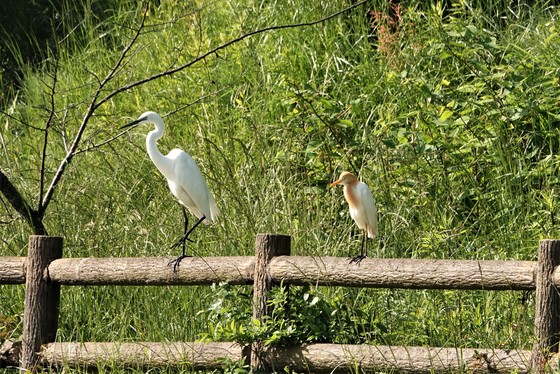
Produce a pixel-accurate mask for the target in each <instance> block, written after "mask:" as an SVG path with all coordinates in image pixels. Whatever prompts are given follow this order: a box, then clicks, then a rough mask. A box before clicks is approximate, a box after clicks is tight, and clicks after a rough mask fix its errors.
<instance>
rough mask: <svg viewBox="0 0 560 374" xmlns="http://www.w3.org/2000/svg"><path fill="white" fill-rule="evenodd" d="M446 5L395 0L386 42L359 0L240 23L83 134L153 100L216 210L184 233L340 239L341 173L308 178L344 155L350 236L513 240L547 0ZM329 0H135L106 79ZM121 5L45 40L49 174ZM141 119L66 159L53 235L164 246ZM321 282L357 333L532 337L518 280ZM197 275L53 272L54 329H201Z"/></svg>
mask: <svg viewBox="0 0 560 374" xmlns="http://www.w3.org/2000/svg"><path fill="white" fill-rule="evenodd" d="M467 5H469V4H467ZM467 5H465V9H457V10H455V11H454V10H449V12H448V14H447V15H446V16H445V17H446V18H442V17H443V12H442V11H441V10H440V9H436V8H433V9H431V10H425V9H424V10H423V9H416V10H414V9H412V10H408V11H405V12H404V15H403V21H402V22H403V24H402V25H401V30H402V34H400V35H398V38H396V39H394V40H396V41H397V43H398V44H397V45H395V46H394V48H396V50H397V51H398V54H397V55H396V56H398V57H397V58H398V59H399V61H398V63H397V64H395V61H388V59H387V57H388V56H386V55H383V54H382V53H378V51H377V49H376V43H377V42H378V41H376V40H375V38H374V37H373V36H372V35H371V33H372V31H371V27H370V24H369V22H368V19H367V17H365V16H364V11H365V10H364V9H360V10H359V11H355V12H353V13H352V14H351V15H346V16H344V17H340V18H338V19H335V20H332V21H330V22H328V23H325V24H323V25H321V26H317V27H311V28H301V29H291V30H284V31H275V32H271V33H267V34H263V35H260V36H258V37H255V38H250V39H247V40H245V41H244V42H242V43H240V44H237V45H235V46H234V47H232V48H230V49H227V50H225V51H223V52H221V53H220V55H219V56H212V57H211V58H209V59H207V61H204V62H201V63H199V64H197V65H195V66H193V68H192V69H187V70H185V71H184V72H181V73H179V74H177V75H175V76H173V77H167V78H163V79H160V80H157V81H154V82H151V83H149V84H146V85H144V86H141V87H137V88H135V89H133V90H131V91H129V92H126V93H124V94H121V95H118V96H115V98H114V100H112V101H111V102H109V103H107V104H105V105H103V106H102V107H100V108H99V110H98V112H97V113H96V114H97V115H96V116H95V117H94V118H93V120H92V122H91V123H90V127H89V128H88V130H87V132H86V134H85V137H84V142H83V143H82V144H83V147H84V148H85V147H88V146H91V145H93V144H98V143H101V142H103V141H105V140H107V139H110V138H111V137H113V136H115V135H116V134H117V133H118V131H119V130H118V128H119V127H120V126H121V125H123V124H124V123H126V122H127V121H128V120H130V119H132V118H136V117H137V116H138V115H139V114H140V113H142V112H144V111H145V110H148V109H149V110H154V111H157V112H159V113H160V114H162V115H165V114H168V113H171V114H170V115H168V116H167V117H165V118H164V121H165V122H166V124H167V132H166V135H165V136H164V138H162V139H161V140H160V142H159V147H160V150H161V151H162V152H163V153H166V152H167V151H169V150H170V149H172V148H174V147H177V146H179V147H181V148H183V149H184V150H186V151H187V152H189V153H190V154H191V155H192V156H193V158H194V159H195V160H196V161H197V163H198V164H199V166H200V168H201V170H202V171H203V173H204V175H205V176H206V178H207V180H208V183H209V185H210V188H211V190H212V191H213V193H214V195H215V196H216V200H217V202H218V205H219V207H220V210H221V212H222V216H221V217H220V220H219V222H218V223H217V224H216V225H214V226H207V227H206V226H205V227H202V228H200V229H197V230H196V231H195V233H194V235H193V239H194V240H195V244H194V245H193V246H192V247H191V249H190V250H191V251H192V253H193V254H195V255H199V256H206V255H212V256H215V255H223V256H230V255H251V254H252V253H253V247H254V241H255V235H256V234H257V233H260V232H272V233H282V234H288V235H291V236H292V245H293V247H292V254H294V255H313V256H348V255H349V254H352V253H356V252H357V251H358V249H359V245H360V242H359V240H360V239H359V235H358V232H357V231H356V228H355V226H354V223H353V222H352V220H351V218H350V217H349V214H348V213H347V206H346V203H345V202H344V199H343V197H342V193H341V191H340V190H339V189H328V188H327V187H326V186H327V184H328V182H330V181H332V180H333V178H334V177H336V176H337V175H338V174H339V173H340V171H342V170H346V169H353V168H355V170H354V171H355V172H358V173H359V175H360V177H361V178H362V179H363V180H364V181H365V182H366V183H368V184H369V185H370V187H371V189H372V191H373V194H374V196H375V197H376V200H377V204H378V209H379V216H380V230H379V232H380V234H379V238H376V239H375V240H373V241H372V242H371V246H370V248H371V252H370V253H371V255H374V256H380V257H387V258H399V257H403V258H457V259H503V260H505V259H519V260H534V259H535V258H536V249H537V245H538V240H539V239H541V238H545V237H557V236H558V233H559V232H558V228H557V224H556V223H557V220H558V212H557V210H556V208H555V206H556V205H558V204H556V203H557V191H558V189H559V182H560V181H559V180H558V176H557V175H558V165H559V163H558V157H557V156H556V155H555V154H554V152H555V150H556V149H557V146H558V140H557V139H558V135H559V134H558V128H559V127H558V126H557V124H558V123H557V114H556V111H557V110H556V106H557V94H556V91H557V88H558V87H557V85H558V82H557V79H556V78H555V77H556V76H557V72H558V66H559V62H560V59H559V58H558V56H559V55H558V50H560V49H559V48H558V46H559V44H560V38H559V37H558V33H557V31H556V30H557V29H558V26H560V25H558V24H557V22H556V18H557V17H556V15H557V14H556V10H555V9H552V8H551V9H546V10H542V9H537V10H533V12H532V13H530V14H527V15H526V16H525V17H521V16H520V17H519V18H518V19H517V20H515V19H512V20H511V21H510V22H509V23H508V24H507V25H505V24H502V23H501V22H499V21H497V20H495V19H493V18H492V17H486V18H479V17H475V15H478V14H479V13H478V10H476V9H477V7H476V6H474V5H472V4H471V5H472V6H473V8H474V9H475V10H471V13H469V12H468V11H467V10H468V8H469V6H467ZM475 5H476V4H475ZM478 5H480V4H478ZM343 6H345V3H337V2H334V3H329V5H328V7H327V8H328V9H323V8H322V5H321V7H318V6H317V7H315V6H308V4H307V2H297V1H295V2H292V1H281V2H275V3H274V4H270V5H266V6H265V5H263V6H258V4H253V3H251V2H239V3H227V4H225V3H223V2H215V3H209V4H204V6H202V7H201V8H200V9H199V10H197V9H198V8H194V7H193V8H191V7H190V6H186V5H184V6H183V5H176V6H172V5H170V4H164V5H162V7H161V8H160V9H157V10H150V11H149V12H148V15H149V16H148V19H147V22H148V25H150V26H149V29H147V30H150V32H149V33H146V34H143V35H142V36H141V38H140V40H139V43H140V44H139V46H140V48H138V50H137V51H136V53H137V54H136V55H135V57H134V59H133V60H132V61H131V63H130V64H129V65H127V67H126V68H125V69H124V70H123V71H122V74H121V75H120V76H119V78H118V79H117V81H115V82H114V83H112V84H113V85H114V86H111V87H110V88H109V89H114V88H115V87H117V86H118V85H120V84H121V85H122V84H124V83H126V82H130V81H134V80H136V79H140V78H143V77H145V76H147V75H150V74H153V73H154V72H157V71H160V70H162V69H164V68H165V67H167V66H169V65H170V64H173V63H179V64H180V63H184V62H186V61H188V60H189V59H191V58H193V57H194V56H196V55H197V54H199V53H201V52H204V51H206V50H208V49H210V48H212V47H215V46H216V45H219V44H220V43H223V42H225V41H227V40H230V39H231V38H233V37H236V36H238V35H239V34H240V33H241V32H247V31H250V30H254V29H256V28H257V27H259V26H269V25H273V24H284V23H288V22H302V21H309V20H312V19H317V18H320V17H323V16H325V15H327V14H329V13H330V12H333V11H335V10H336V9H340V8H342V7H343ZM294 9H295V10H298V11H296V12H294V11H293V10H294ZM304 9H305V11H304ZM141 11H142V9H141V8H140V9H132V10H130V9H129V10H127V11H126V12H125V11H123V12H121V13H118V12H117V13H116V14H115V15H114V18H109V19H108V20H107V21H106V22H107V23H106V24H104V26H103V30H105V31H107V30H108V32H109V34H108V35H106V34H103V33H100V32H99V30H97V29H95V28H94V27H93V25H90V24H89V23H88V24H87V25H86V26H87V27H88V28H87V29H86V30H85V31H86V36H87V37H86V39H85V40H86V41H87V42H85V41H84V40H80V43H83V44H80V43H78V42H76V43H78V44H77V45H72V44H69V45H67V46H66V47H67V48H68V50H65V49H62V50H61V55H60V58H61V64H60V70H59V72H58V89H59V92H60V94H59V95H57V106H56V109H57V114H58V116H59V120H58V122H56V124H55V126H54V131H53V132H52V133H51V137H52V139H51V143H52V147H51V148H49V152H50V153H49V157H48V158H47V170H48V175H49V176H52V173H53V172H54V171H55V169H56V167H58V163H59V162H60V159H61V157H62V156H63V152H64V149H65V147H67V142H68V139H71V137H72V136H73V134H74V133H75V131H76V129H77V126H78V124H79V122H80V120H81V118H82V116H83V113H84V110H85V107H86V103H87V99H88V97H89V95H91V93H92V89H93V88H92V87H95V82H96V78H95V76H94V75H93V74H92V72H96V74H98V75H99V76H103V75H104V73H106V70H107V67H108V66H111V64H112V63H113V61H114V60H115V59H116V57H117V56H118V55H119V51H120V49H119V48H121V46H122V45H123V44H125V43H126V40H127V39H126V38H127V37H130V32H131V31H130V29H129V28H127V27H124V25H131V22H133V21H134V20H138V19H139V17H140V12H141ZM463 11H464V12H463ZM461 12H463V13H461ZM88 22H89V21H88ZM96 30H97V31H96ZM498 31H499V32H498ZM102 34H103V37H101V35H102ZM156 36H157V37H156ZM121 39H122V40H121ZM392 40H393V39H392ZM65 43H71V41H70V40H68V41H65ZM527 51H530V52H529V53H528V52H527ZM71 52H72V53H71ZM49 66H51V65H48V64H45V66H44V67H43V68H44V69H48V68H49ZM45 82H49V78H48V75H47V74H46V73H45V72H43V73H42V72H41V69H37V70H36V71H29V72H28V75H27V76H26V80H25V82H24V85H23V86H24V89H23V91H22V95H21V97H20V99H19V100H18V101H17V102H16V103H15V104H14V106H13V107H12V108H9V110H10V112H11V113H13V115H14V116H15V117H16V118H19V119H21V120H22V121H24V122H27V123H29V124H30V125H31V126H35V127H40V126H42V125H43V122H44V118H45V111H44V110H43V109H42V108H44V106H45V105H46V104H45V103H47V102H48V101H47V98H48V97H47V96H45V94H44V92H45ZM200 97H204V99H202V100H201V101H199V102H197V103H196V104H193V105H188V104H189V103H193V102H195V101H196V100H197V99H198V98H200ZM183 107H184V109H182V110H181V111H179V112H176V113H175V112H174V111H175V110H177V109H178V108H183ZM61 118H64V119H65V120H66V122H63V120H62V119H61ZM0 128H1V132H0V135H1V137H0V159H1V160H2V161H1V162H2V165H3V166H2V170H3V171H5V172H6V173H7V175H8V176H9V177H10V178H11V179H12V180H13V181H14V183H15V184H16V186H17V187H18V188H19V189H20V190H21V192H22V193H23V194H24V195H25V196H26V197H27V198H29V199H30V201H32V202H33V203H34V204H36V201H37V199H38V196H39V189H38V178H39V168H38V166H37V165H39V164H40V160H41V153H40V150H41V148H42V137H41V134H42V133H41V132H40V131H36V130H34V129H33V128H31V127H26V126H22V125H21V124H20V123H18V122H15V121H13V120H11V119H10V118H9V117H7V116H4V115H0ZM147 131H148V129H147V128H141V129H135V130H133V131H130V132H129V133H127V134H126V135H125V136H122V137H120V138H118V139H116V140H114V141H112V142H111V143H110V144H109V145H105V146H103V147H100V148H95V149H92V150H90V151H88V152H84V153H82V154H81V155H79V156H77V157H76V158H75V159H74V161H73V163H72V164H71V165H70V166H69V168H68V170H67V173H66V175H65V177H64V179H63V182H62V183H61V185H60V186H59V188H58V189H57V191H56V194H55V197H54V200H53V202H52V204H51V206H49V210H48V211H47V214H46V221H45V223H46V225H47V228H48V230H49V233H50V234H51V235H59V236H62V237H64V256H66V257H87V256H96V257H113V256H114V257H126V256H135V257H136V256H140V257H141V256H146V257H148V256H173V255H176V254H177V253H175V252H174V251H173V250H171V249H170V245H171V243H173V242H174V241H175V240H176V239H177V238H178V236H179V235H180V233H181V232H182V215H181V210H180V207H179V205H178V203H177V202H176V201H174V199H173V197H172V195H171V194H170V192H169V191H168V188H167V185H166V183H165V179H164V178H163V177H162V176H161V175H160V174H159V173H158V172H157V170H156V169H155V167H154V166H153V165H152V163H151V161H150V160H149V158H148V156H147V154H146V152H145V145H144V139H145V135H146V133H147ZM63 134H64V136H63ZM65 137H66V138H65ZM65 142H66V143H65ZM51 143H49V144H51ZM23 156H25V157H23ZM2 206H3V207H4V208H1V209H2V210H1V211H0V212H1V214H2V219H1V220H2V221H3V222H4V221H7V222H8V223H7V224H4V225H3V226H2V246H1V247H0V255H8V256H14V255H18V256H23V255H25V252H26V245H27V238H28V235H29V230H28V228H27V227H26V226H25V224H24V223H23V222H21V221H20V220H18V219H17V216H15V213H13V212H12V211H11V209H9V208H8V207H7V205H2ZM0 291H1V292H0V301H1V302H0V315H1V316H9V317H11V318H15V320H16V321H18V322H17V323H15V324H10V326H9V329H10V331H9V332H6V333H4V331H2V330H0V333H3V334H4V335H5V336H6V337H7V338H9V339H18V338H19V337H20V334H21V324H20V322H21V313H22V310H23V289H22V287H21V286H0ZM320 292H323V293H324V297H325V298H329V299H331V300H333V299H337V300H340V303H342V304H344V305H348V306H349V309H350V310H354V311H355V316H354V317H355V318H356V326H357V327H356V331H360V330H359V326H362V325H360V323H361V322H364V321H367V322H368V323H370V324H371V325H374V326H377V328H376V330H375V333H371V332H366V331H362V332H363V333H364V336H367V339H368V340H369V342H371V343H373V344H393V345H407V344H409V345H427V346H458V347H504V348H521V349H529V348H530V346H531V339H532V338H531V337H532V319H533V298H532V297H529V298H528V299H527V298H525V296H524V295H521V293H519V292H513V291H511V292H482V291H472V292H471V291H439V290H438V291H411V290H369V289H367V290H355V289H345V288H321V289H320ZM213 297H214V295H213V294H212V293H211V290H210V288H209V287H196V288H193V287H109V286H104V287H63V288H62V296H61V313H60V319H59V339H60V340H61V341H112V340H116V341H178V340H183V341H192V340H195V339H197V338H198V337H199V336H200V334H203V333H205V332H207V328H208V326H207V325H206V323H205V320H204V317H203V315H201V314H199V312H200V311H203V310H205V309H207V307H208V305H210V304H211V303H212V300H213ZM419 316H422V317H421V318H420V317H419ZM0 327H1V326H0ZM7 329H8V328H7V327H6V328H5V330H7Z"/></svg>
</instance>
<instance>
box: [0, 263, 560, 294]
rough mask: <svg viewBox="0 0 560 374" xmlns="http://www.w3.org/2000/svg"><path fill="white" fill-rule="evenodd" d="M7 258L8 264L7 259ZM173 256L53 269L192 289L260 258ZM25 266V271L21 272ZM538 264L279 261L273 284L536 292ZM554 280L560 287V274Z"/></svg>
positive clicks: (241, 276) (2, 277)
mask: <svg viewBox="0 0 560 374" xmlns="http://www.w3.org/2000/svg"><path fill="white" fill-rule="evenodd" d="M5 259H6V260H5ZM170 260H172V259H171V258H158V257H155V258H154V257H140V258H120V257H114V258H64V259H59V260H55V261H53V262H52V263H51V265H50V266H49V274H50V276H51V279H52V280H55V281H56V282H59V283H61V284H64V285H109V284H115V285H173V284H177V285H189V284H192V285H194V284H198V285H200V284H211V283H213V282H221V281H229V282H230V283H231V284H250V283H252V281H253V266H254V261H255V258H254V257H252V256H247V257H193V258H190V259H185V260H183V262H181V266H180V268H179V269H178V271H177V272H176V273H173V271H170V269H171V267H170V266H168V263H169V261H170ZM22 266H23V269H22ZM536 268H537V262H536V261H491V260H480V261H477V260H417V259H414V260H413V259H377V258H366V259H364V260H363V261H362V262H361V263H359V264H349V260H348V259H347V258H343V257H299V256H289V257H284V256H280V257H275V258H274V259H273V260H272V262H271V264H270V275H271V277H272V279H273V280H275V281H281V280H283V281H284V282H285V283H286V284H288V283H291V284H310V283H311V284H318V285H332V286H335V285H338V286H347V287H387V288H389V287H391V288H412V289H423V288H428V289H430V288H431V289H433V288H438V289H486V290H534V289H535V282H534V277H535V274H536ZM22 273H23V274H24V273H25V257H4V258H0V284H14V283H24V282H25V275H23V274H22ZM552 279H553V282H554V284H555V285H557V286H560V270H558V269H557V271H555V272H554V275H553V278H552Z"/></svg>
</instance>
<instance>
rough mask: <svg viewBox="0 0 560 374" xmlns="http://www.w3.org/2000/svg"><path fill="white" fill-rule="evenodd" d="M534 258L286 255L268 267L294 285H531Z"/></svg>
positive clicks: (277, 277) (489, 287) (521, 287)
mask: <svg viewBox="0 0 560 374" xmlns="http://www.w3.org/2000/svg"><path fill="white" fill-rule="evenodd" d="M535 267H536V262H534V261H491V260H485V261H482V260H480V261H477V260H415V259H379V258H366V259H364V260H362V261H361V262H360V263H358V264H356V263H352V264H350V261H349V260H348V259H347V258H341V257H298V256H289V257H287V256H282V257H275V258H273V259H272V260H271V262H270V266H269V269H270V270H269V271H270V275H271V277H272V278H274V279H275V280H277V281H280V280H284V282H285V283H290V284H310V283H311V284H316V285H337V286H346V287H380V288H383V287H386V288H412V289H434V288H435V289H469V290H478V289H485V290H531V289H534V287H535V283H534V273H535Z"/></svg>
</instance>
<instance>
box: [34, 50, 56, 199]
mask: <svg viewBox="0 0 560 374" xmlns="http://www.w3.org/2000/svg"><path fill="white" fill-rule="evenodd" d="M57 74H58V58H55V59H54V71H53V76H52V84H51V87H50V88H51V89H50V91H51V92H50V94H49V96H50V99H51V101H50V110H49V118H48V119H47V123H46V124H45V134H44V138H43V151H42V152H43V155H42V156H41V174H40V182H39V184H40V186H39V202H38V209H40V208H41V201H43V192H44V190H45V162H46V159H47V145H48V141H49V128H50V127H51V125H52V122H53V119H54V111H55V96H56V84H57V76H58V75H57Z"/></svg>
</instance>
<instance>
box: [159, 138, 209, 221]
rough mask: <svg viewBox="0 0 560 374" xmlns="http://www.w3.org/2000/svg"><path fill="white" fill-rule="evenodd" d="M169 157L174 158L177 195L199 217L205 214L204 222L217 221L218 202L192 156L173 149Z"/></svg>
mask: <svg viewBox="0 0 560 374" xmlns="http://www.w3.org/2000/svg"><path fill="white" fill-rule="evenodd" d="M168 157H169V158H171V159H173V160H174V169H175V180H174V182H175V184H176V186H175V190H176V191H177V194H176V195H175V196H176V197H177V198H178V199H179V200H180V201H181V202H182V203H183V204H184V205H185V206H186V207H187V208H188V209H189V210H190V211H191V212H192V213H193V214H195V215H196V216H197V217H198V218H200V217H202V215H204V216H205V217H206V220H204V221H203V222H204V223H211V222H213V221H215V220H216V218H217V216H218V209H217V207H216V202H215V201H214V197H213V196H212V194H211V193H210V190H209V189H208V184H207V183H206V180H205V179H204V177H203V176H202V173H201V172H200V169H199V168H198V166H197V165H196V163H195V162H194V160H193V159H192V157H191V156H190V155H189V154H187V153H186V152H184V151H182V150H180V149H174V150H172V151H171V152H170V153H169V154H168ZM170 187H171V186H170ZM181 190H182V191H181ZM172 192H173V189H172ZM174 193H175V192H174Z"/></svg>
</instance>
